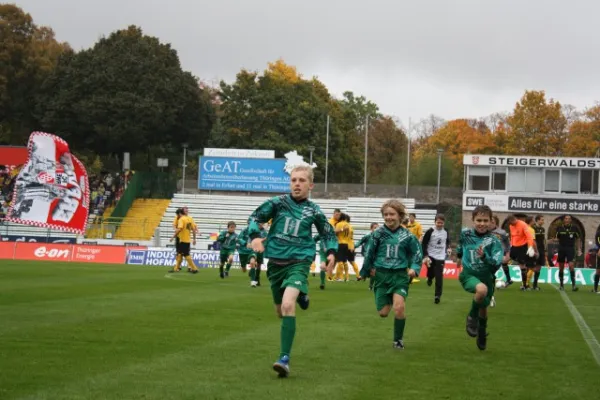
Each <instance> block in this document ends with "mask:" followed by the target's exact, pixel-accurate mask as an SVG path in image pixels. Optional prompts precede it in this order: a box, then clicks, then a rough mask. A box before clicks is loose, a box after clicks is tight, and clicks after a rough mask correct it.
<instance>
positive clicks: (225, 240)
mask: <svg viewBox="0 0 600 400" xmlns="http://www.w3.org/2000/svg"><path fill="white" fill-rule="evenodd" d="M237 237H238V235H237V233H235V232H233V233H229V232H228V231H223V232H221V233H220V234H219V237H218V238H217V242H219V243H221V251H228V252H232V251H235V248H236V246H237Z"/></svg>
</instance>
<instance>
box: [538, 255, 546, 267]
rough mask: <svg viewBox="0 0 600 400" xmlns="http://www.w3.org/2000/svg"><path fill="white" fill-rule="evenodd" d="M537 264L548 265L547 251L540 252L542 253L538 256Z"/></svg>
mask: <svg viewBox="0 0 600 400" xmlns="http://www.w3.org/2000/svg"><path fill="white" fill-rule="evenodd" d="M537 265H539V266H541V267H545V266H546V253H544V252H543V251H542V252H541V253H540V255H539V256H538V258H537V260H536V266H537Z"/></svg>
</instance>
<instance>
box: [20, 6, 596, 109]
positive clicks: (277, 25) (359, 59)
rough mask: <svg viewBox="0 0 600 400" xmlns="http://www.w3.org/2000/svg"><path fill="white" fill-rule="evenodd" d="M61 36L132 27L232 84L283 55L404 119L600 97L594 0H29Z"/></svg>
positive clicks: (87, 40) (86, 42)
mask: <svg viewBox="0 0 600 400" xmlns="http://www.w3.org/2000/svg"><path fill="white" fill-rule="evenodd" d="M18 5H19V6H21V7H23V8H24V9H25V10H26V11H27V12H30V13H31V14H32V15H33V17H34V19H35V21H36V22H37V23H39V24H45V25H50V26H51V27H52V28H54V30H55V31H56V33H57V36H58V38H59V39H60V40H66V41H68V42H70V43H71V44H72V45H73V46H74V47H75V48H81V47H89V46H91V45H93V43H94V42H95V41H96V40H97V39H98V37H99V36H101V35H102V34H108V33H110V32H111V31H113V30H115V29H119V28H123V27H125V26H127V25H129V24H136V25H140V26H141V27H142V28H143V29H144V31H145V32H146V33H147V34H150V35H155V36H158V37H159V38H160V39H161V40H162V41H165V42H170V43H172V44H173V46H174V47H175V48H176V49H177V50H178V52H179V55H180V58H181V60H182V64H183V66H184V68H185V69H187V70H190V71H192V72H193V73H194V74H195V75H197V76H199V77H201V78H203V79H209V80H210V79H215V78H217V79H226V80H231V79H233V78H234V76H235V74H236V72H237V71H239V69H240V68H243V67H244V68H249V69H259V70H262V69H264V68H265V67H266V63H267V62H268V61H272V60H275V59H277V58H279V57H282V58H283V59H284V60H286V62H288V63H290V64H293V65H296V66H297V67H298V69H299V71H300V72H301V73H304V74H305V75H308V76H312V75H318V76H320V77H321V79H322V80H323V81H324V83H325V84H326V85H327V86H328V87H329V88H330V90H331V91H332V92H333V93H336V94H338V95H339V94H341V93H342V92H343V91H344V90H353V91H355V92H358V93H362V94H364V95H366V96H367V97H369V98H371V99H372V100H373V101H375V102H377V103H378V104H379V105H380V106H381V108H382V110H383V111H384V112H387V113H391V114H395V115H397V116H399V117H401V118H402V119H404V120H406V118H407V117H408V116H409V115H412V116H413V117H414V118H422V117H425V116H426V115H427V114H430V113H435V114H439V115H441V116H443V117H444V118H448V119H450V118H458V117H477V116H483V115H486V114H489V113H492V112H495V111H506V110H510V109H512V107H513V106H514V103H515V102H516V101H517V100H518V99H519V98H520V96H521V95H522V93H523V91H524V90H525V89H545V90H546V91H547V92H548V95H549V96H551V97H555V98H557V99H558V100H560V101H561V102H563V103H571V104H574V105H576V106H577V107H579V108H583V107H585V106H589V105H592V104H593V103H594V101H596V100H600V96H598V92H599V89H600V83H598V81H597V79H595V78H596V75H597V71H598V70H600V52H598V45H597V39H596V36H597V35H596V29H595V28H594V27H595V25H596V19H597V15H600V3H598V2H595V1H593V0H589V1H583V0H572V1H569V2H566V1H561V0H546V1H544V0H522V1H517V0H504V1H498V0H455V1H445V0H437V1H434V0H424V1H418V2H415V1H410V2H409V1H383V0H372V1H370V2H366V1H355V0H346V1H340V0H321V1H315V0H304V1H283V0H253V1H242V0H238V1H234V0H220V1H195V2H193V1H188V0H171V1H170V2H159V1H157V0H150V1H142V0H121V1H115V0H104V1H102V2H92V1H86V2H83V1H76V0H56V1H52V2H47V1H41V0H22V1H18Z"/></svg>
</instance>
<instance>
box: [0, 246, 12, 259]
mask: <svg viewBox="0 0 600 400" xmlns="http://www.w3.org/2000/svg"><path fill="white" fill-rule="evenodd" d="M14 255H15V244H14V243H11V242H0V259H2V260H12V259H13V257H14Z"/></svg>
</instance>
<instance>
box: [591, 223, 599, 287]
mask: <svg viewBox="0 0 600 400" xmlns="http://www.w3.org/2000/svg"><path fill="white" fill-rule="evenodd" d="M595 239H596V246H598V252H597V253H596V273H595V274H594V288H593V289H592V292H594V293H598V282H600V228H598V230H597V231H596V237H595Z"/></svg>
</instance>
